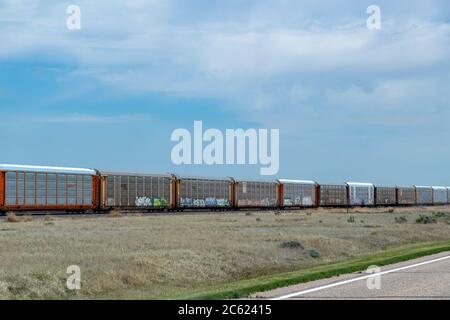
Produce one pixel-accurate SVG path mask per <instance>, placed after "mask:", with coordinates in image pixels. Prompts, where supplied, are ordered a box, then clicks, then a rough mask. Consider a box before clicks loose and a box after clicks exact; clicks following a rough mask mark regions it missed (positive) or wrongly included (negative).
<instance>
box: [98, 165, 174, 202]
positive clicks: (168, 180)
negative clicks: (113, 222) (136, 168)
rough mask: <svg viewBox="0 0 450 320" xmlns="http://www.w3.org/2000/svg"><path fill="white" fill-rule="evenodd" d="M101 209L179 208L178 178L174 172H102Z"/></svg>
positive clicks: (100, 173)
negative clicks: (176, 204) (176, 189)
mask: <svg viewBox="0 0 450 320" xmlns="http://www.w3.org/2000/svg"><path fill="white" fill-rule="evenodd" d="M98 174H99V177H100V181H101V182H100V207H101V208H100V209H101V210H110V209H130V210H131V209H145V210H165V209H173V208H175V179H174V178H173V176H172V175H170V174H144V173H123V172H109V171H99V172H98Z"/></svg>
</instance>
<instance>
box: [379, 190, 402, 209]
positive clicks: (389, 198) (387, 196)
mask: <svg viewBox="0 0 450 320" xmlns="http://www.w3.org/2000/svg"><path fill="white" fill-rule="evenodd" d="M375 203H376V205H378V206H393V205H396V204H397V189H396V188H395V187H375Z"/></svg>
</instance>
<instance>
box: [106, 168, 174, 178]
mask: <svg viewBox="0 0 450 320" xmlns="http://www.w3.org/2000/svg"><path fill="white" fill-rule="evenodd" d="M98 172H100V174H101V175H103V176H131V177H171V176H172V175H171V174H170V173H148V172H147V173H142V172H123V171H106V170H105V171H103V170H99V171H98Z"/></svg>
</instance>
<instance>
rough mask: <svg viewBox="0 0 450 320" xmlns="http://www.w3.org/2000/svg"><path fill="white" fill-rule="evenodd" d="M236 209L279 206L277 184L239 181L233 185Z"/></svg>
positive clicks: (273, 182)
mask: <svg viewBox="0 0 450 320" xmlns="http://www.w3.org/2000/svg"><path fill="white" fill-rule="evenodd" d="M234 189H235V190H234V193H235V206H236V207H238V208H275V207H278V206H279V184H278V182H276V181H246V180H239V181H236V182H235V184H234Z"/></svg>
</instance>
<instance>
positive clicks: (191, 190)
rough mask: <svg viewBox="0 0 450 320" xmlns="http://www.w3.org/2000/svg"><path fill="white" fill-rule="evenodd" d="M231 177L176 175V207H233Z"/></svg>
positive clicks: (232, 182) (232, 181)
mask: <svg viewBox="0 0 450 320" xmlns="http://www.w3.org/2000/svg"><path fill="white" fill-rule="evenodd" d="M233 184H234V180H233V179H231V178H204V177H177V179H176V185H177V187H176V190H177V196H176V207H177V208H180V209H193V208H196V209H198V208H210V209H230V208H232V207H233Z"/></svg>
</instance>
